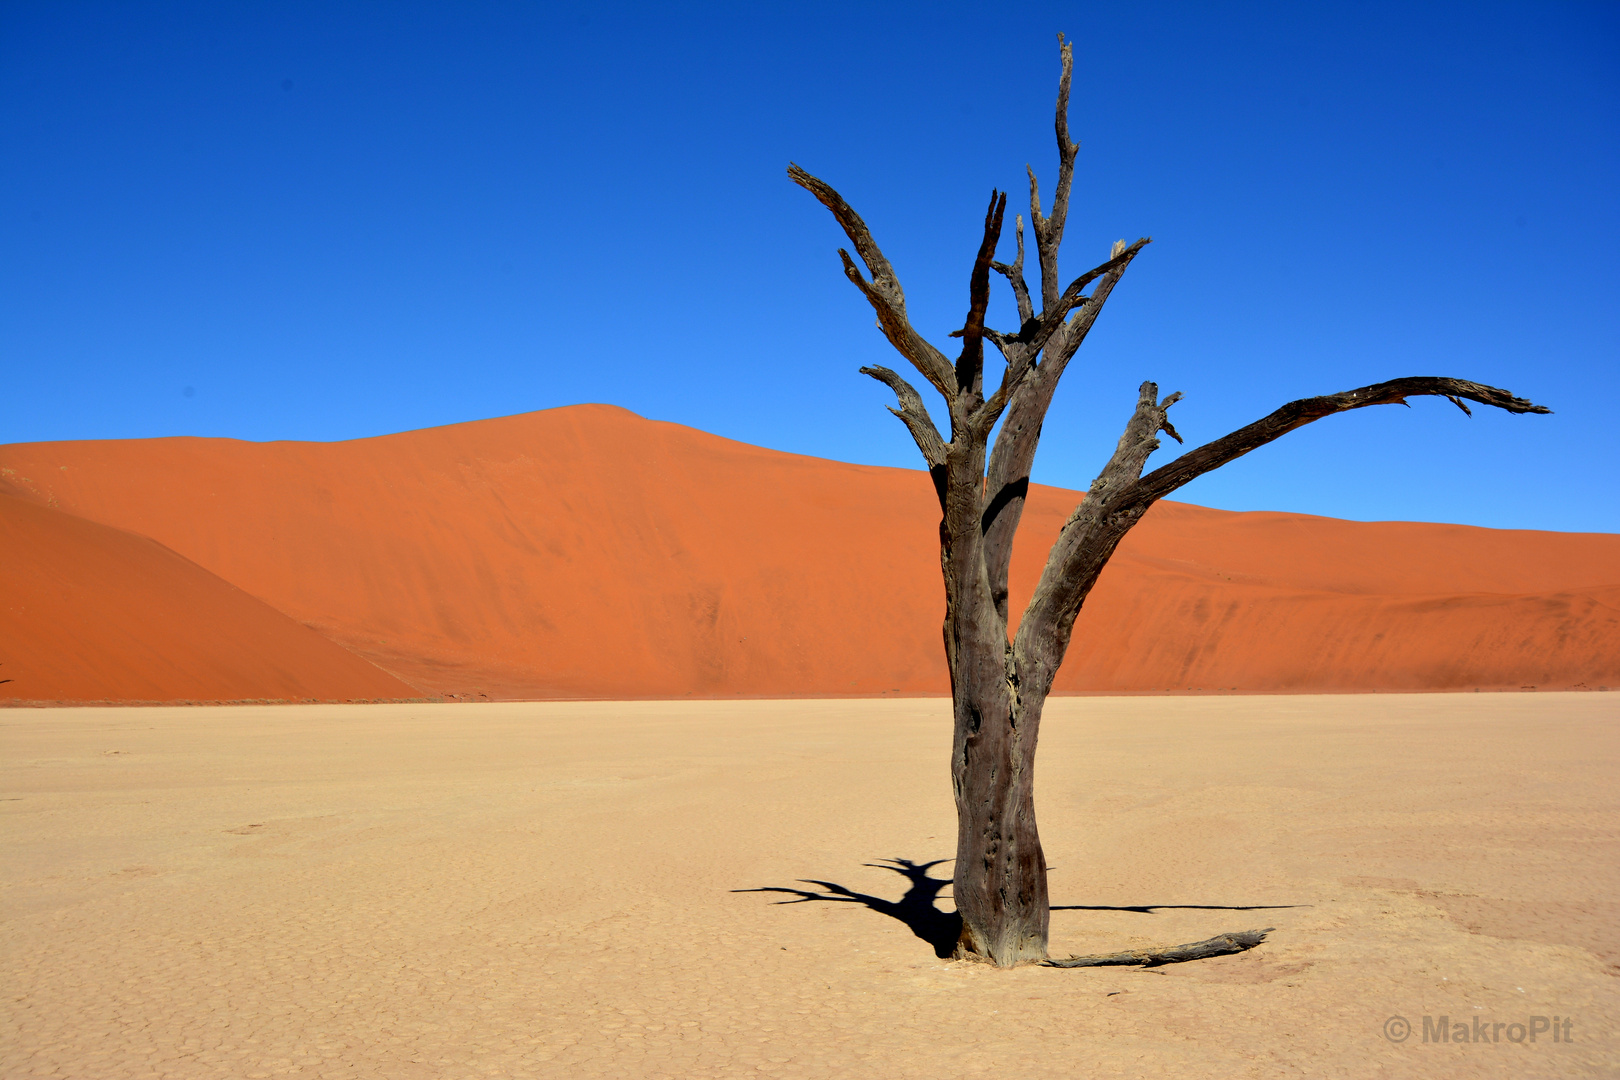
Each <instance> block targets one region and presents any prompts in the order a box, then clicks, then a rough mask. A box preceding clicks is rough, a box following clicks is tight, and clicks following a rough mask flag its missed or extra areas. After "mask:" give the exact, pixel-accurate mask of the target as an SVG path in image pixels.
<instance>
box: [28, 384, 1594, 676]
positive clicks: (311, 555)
mask: <svg viewBox="0 0 1620 1080" xmlns="http://www.w3.org/2000/svg"><path fill="white" fill-rule="evenodd" d="M0 482H4V483H5V484H6V485H7V487H6V489H7V490H10V491H11V492H13V493H14V494H15V495H17V496H18V497H19V498H21V499H25V500H32V501H33V502H35V503H47V504H49V505H50V506H53V507H57V508H59V509H60V510H62V511H65V512H66V513H67V514H70V515H77V516H78V517H79V518H83V519H86V520H87V521H89V522H94V523H98V524H100V525H104V526H111V527H113V528H116V529H121V530H125V531H127V532H132V533H138V534H140V535H141V536H145V537H150V538H152V539H153V540H155V541H157V542H158V543H160V544H162V545H164V546H165V547H167V548H169V549H171V550H172V551H173V552H174V553H178V554H179V555H180V556H183V557H184V558H185V559H187V560H190V561H191V562H193V563H195V564H196V565H197V566H198V567H200V568H203V569H205V570H207V571H209V572H211V573H212V574H213V575H216V576H217V577H218V578H220V579H223V580H224V581H225V582H228V583H230V584H231V585H234V586H236V587H237V588H239V589H241V590H242V591H244V592H245V593H248V594H251V596H252V597H256V598H258V599H259V600H261V601H263V602H264V603H265V604H267V605H269V606H270V607H272V608H274V609H276V611H279V612H281V613H283V614H284V615H286V616H288V617H289V618H290V620H292V621H293V622H295V623H301V624H304V626H306V627H312V628H314V629H315V630H318V631H319V632H320V634H323V635H325V636H326V637H327V638H329V639H331V641H332V642H336V643H338V644H339V645H341V646H343V647H344V649H345V650H347V651H349V652H351V653H352V654H356V655H357V656H358V657H364V658H366V659H367V660H370V661H371V662H373V663H374V664H376V665H377V666H378V667H380V668H382V669H385V672H391V673H394V674H395V675H397V676H398V677H399V678H400V679H402V680H404V681H405V682H406V683H409V684H411V685H412V686H414V687H415V688H417V689H419V690H420V691H423V692H426V693H431V694H454V695H461V696H472V697H479V696H483V697H488V698H528V697H536V698H572V697H591V698H638V697H639V698H649V697H683V696H732V695H759V696H847V695H871V694H884V693H944V692H946V691H947V690H948V683H947V676H946V672H945V665H944V662H943V660H942V658H941V656H940V655H939V654H940V645H939V622H940V618H941V616H942V614H943V599H942V597H941V595H940V585H939V571H938V554H937V548H936V546H935V529H936V525H937V517H938V507H937V503H936V502H935V501H934V498H933V494H932V490H931V488H930V487H929V485H928V483H927V480H926V478H925V477H923V476H922V475H921V474H920V473H919V472H915V471H911V470H905V469H890V468H877V467H870V466H860V465H850V464H845V463H841V462H835V461H827V460H823V459H819V458H811V457H804V456H800V455H794V454H786V453H781V452H778V451H772V450H765V449H762V448H759V447H754V446H749V445H746V444H743V443H737V442H733V441H730V440H727V439H722V438H719V437H717V436H713V435H709V434H706V433H704V432H701V431H696V430H694V429H691V428H686V427H682V426H680V425H676V424H670V423H663V422H658V421H650V420H645V419H642V418H641V417H638V416H636V415H635V414H633V413H630V412H628V411H626V410H624V409H619V408H616V407H613V406H606V405H580V406H570V407H567V408H560V409H550V410H546V411H542V412H534V413H526V414H522V415H517V416H509V417H502V418H499V419H493V420H482V421H475V422H471V423H464V424H455V425H450V426H446V427H439V428H430V429H424V430H420V431H410V432H404V433H401V434H396V435H386V436H381V437H377V438H369V439H358V440H353V441H348V442H340V443H307V442H273V443H248V442H241V441H237V440H231V439H204V438H190V437H186V438H168V439H143V440H119V441H83V442H57V443H33V444H14V445H10V446H0ZM1078 498H1079V495H1078V494H1077V493H1075V492H1071V491H1064V490H1061V489H1054V488H1044V487H1040V486H1036V487H1034V488H1033V489H1032V491H1031V497H1030V502H1029V506H1028V509H1027V511H1026V513H1025V516H1024V524H1023V527H1022V529H1021V531H1020V543H1019V546H1018V550H1017V552H1016V554H1015V557H1014V560H1013V567H1012V594H1013V595H1012V601H1013V609H1014V610H1015V611H1017V610H1019V609H1020V608H1021V606H1022V604H1023V603H1024V601H1025V600H1026V599H1027V597H1028V595H1029V592H1030V590H1031V589H1032V588H1033V585H1034V581H1035V578H1036V576H1037V575H1038V573H1039V569H1040V565H1041V563H1042V562H1043V561H1044V558H1045V554H1046V550H1047V548H1048V547H1049V545H1050V543H1051V541H1052V540H1053V539H1054V538H1055V536H1056V534H1057V531H1058V529H1059V528H1060V527H1061V525H1062V522H1063V520H1064V519H1065V517H1066V516H1067V514H1068V513H1069V511H1070V510H1071V509H1072V508H1073V506H1074V504H1075V502H1076V500H1077V499H1078ZM10 557H11V558H12V559H13V561H15V560H16V559H17V557H18V556H16V555H12V556H10ZM22 557H23V558H26V557H27V555H26V553H25V554H24V555H23V556H22ZM176 647H177V648H178V645H177V646H176ZM3 659H4V658H3V657H0V660H3ZM378 674H385V673H384V672H379V673H378ZM0 677H3V676H0ZM385 677H387V676H385ZM402 685H403V684H402ZM1532 685H1533V686H1536V687H1538V688H1540V689H1567V688H1571V687H1581V686H1586V687H1590V688H1593V689H1596V688H1597V687H1598V686H1599V685H1605V686H1620V536H1613V535H1608V534H1563V533H1550V532H1532V531H1506V530H1491V529H1479V528H1471V527H1465V526H1455V525H1432V524H1417V523H1401V522H1385V523H1361V522H1347V521H1338V520H1334V519H1329V518H1313V517H1307V516H1303V515H1297V514H1269V513H1248V514H1243V513H1231V512H1227V511H1219V510H1210V509H1205V508H1202V507H1196V506H1191V505H1187V504H1178V503H1161V504H1160V505H1158V506H1156V507H1155V508H1154V509H1153V510H1152V511H1151V512H1150V513H1149V514H1148V516H1147V518H1146V519H1145V520H1144V521H1143V523H1142V524H1141V525H1140V526H1139V527H1138V528H1137V529H1136V530H1135V531H1134V532H1133V533H1132V534H1131V535H1130V536H1129V537H1127V539H1126V541H1125V542H1124V543H1123V544H1122V545H1121V547H1120V550H1119V552H1118V554H1117V555H1116V556H1115V559H1114V562H1113V563H1112V564H1111V566H1110V567H1109V569H1108V571H1107V572H1105V574H1104V575H1103V578H1102V581H1101V582H1100V583H1099V585H1098V587H1097V589H1096V590H1095V591H1094V592H1093V594H1092V596H1091V598H1090V599H1089V600H1088V602H1087V605H1086V608H1085V610H1084V611H1083V612H1082V613H1081V616H1080V621H1079V623H1078V624H1077V629H1076V634H1075V640H1074V645H1073V647H1072V649H1071V651H1070V654H1069V659H1068V661H1067V663H1066V664H1065V666H1064V669H1063V671H1062V673H1061V675H1060V677H1059V680H1058V686H1057V689H1058V691H1059V692H1065V691H1067V692H1076V691H1106V692H1125V691H1157V692H1163V691H1165V690H1176V691H1186V690H1204V691H1213V690H1217V689H1221V690H1225V689H1237V690H1241V691H1246V692H1266V691H1295V692H1303V691H1368V690H1465V689H1474V688H1476V687H1477V688H1481V689H1502V688H1511V689H1518V688H1520V687H1523V686H1532ZM12 689H13V687H12V686H11V685H0V693H4V692H5V691H8V690H12ZM19 693H20V691H19ZM23 696H28V695H23ZM345 696H355V695H345ZM379 696H380V695H379Z"/></svg>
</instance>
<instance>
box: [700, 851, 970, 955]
mask: <svg viewBox="0 0 1620 1080" xmlns="http://www.w3.org/2000/svg"><path fill="white" fill-rule="evenodd" d="M950 861H951V860H950V859H935V860H934V861H933V862H926V863H920V862H913V861H912V860H910V859H884V860H883V861H882V862H875V863H866V864H865V865H867V866H875V867H878V868H880V869H883V870H893V871H894V872H895V873H897V874H900V875H902V876H903V877H905V879H906V880H907V881H909V882H911V887H910V888H908V889H907V890H906V894H905V895H904V896H902V897H901V898H900V899H898V900H885V899H883V898H882V897H881V896H871V895H869V894H867V893H861V892H856V891H855V890H854V889H849V888H845V887H844V886H842V885H839V884H836V883H834V882H831V881H818V880H817V879H815V878H800V879H799V880H800V881H802V882H804V883H805V884H806V885H819V886H821V889H822V890H823V891H820V892H816V891H812V890H810V889H787V888H783V887H781V886H776V885H771V886H766V887H764V888H761V889H733V890H731V891H732V892H740V893H744V892H766V893H785V894H787V895H788V896H791V897H793V898H794V899H792V900H778V901H777V903H779V904H803V903H806V902H808V901H811V900H826V901H831V902H832V903H835V904H860V905H862V906H864V907H868V908H871V909H872V910H873V911H875V912H877V913H878V914H879V915H887V916H888V917H889V918H891V919H898V920H900V921H901V922H903V923H905V924H906V925H907V926H909V927H910V928H911V932H912V933H913V934H916V935H917V936H918V937H920V938H922V939H923V940H924V941H926V942H928V944H930V945H932V946H933V947H934V955H935V956H938V957H940V958H941V959H949V958H950V955H951V952H952V951H953V950H954V949H955V948H956V939H957V937H958V935H960V934H961V932H962V920H961V918H960V917H959V916H958V915H957V914H956V912H954V911H941V910H939V908H937V907H935V906H934V899H935V898H936V897H937V896H939V891H940V890H941V889H943V888H944V887H945V886H947V885H949V884H950V883H951V879H950V878H936V877H929V876H928V871H930V870H932V869H933V868H934V867H936V866H938V865H939V864H940V863H948V862H950Z"/></svg>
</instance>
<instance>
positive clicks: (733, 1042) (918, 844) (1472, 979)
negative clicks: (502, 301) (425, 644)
mask: <svg viewBox="0 0 1620 1080" xmlns="http://www.w3.org/2000/svg"><path fill="white" fill-rule="evenodd" d="M949 723H950V721H949V705H948V703H947V702H945V701H942V700H939V699H910V700H889V701H871V700H863V701H731V702H690V701H688V702H675V703H661V702H637V703H628V704H627V703H607V702H594V703H544V704H523V703H508V704H496V705H388V706H328V705H311V706H284V707H270V706H266V707H241V708H187V709H167V708H153V709H135V708H125V709H117V708H99V709H52V710H33V709H12V710H6V711H3V712H0V747H3V758H0V781H3V782H0V798H3V799H4V800H5V801H3V802H0V820H3V822H4V826H3V832H0V843H3V847H0V880H3V885H4V894H3V895H4V915H3V928H4V945H3V975H0V979H3V987H4V1001H5V1005H4V1015H3V1018H0V1019H3V1029H0V1074H3V1075H4V1076H5V1077H6V1078H8V1080H12V1078H21V1077H74V1078H100V1077H232V1078H235V1077H269V1076H303V1077H380V1078H388V1080H411V1078H430V1080H440V1078H460V1077H485V1076H512V1077H522V1076H532V1077H608V1076H616V1077H680V1078H687V1077H729V1076H743V1075H754V1074H764V1075H767V1076H775V1077H807V1078H808V1077H828V1078H832V1077H874V1078H878V1077H881V1078H891V1077H918V1078H930V1080H932V1078H952V1077H986V1078H989V1077H1019V1078H1033V1077H1111V1076H1120V1077H1153V1078H1160V1077H1178V1078H1179V1077H1206V1076H1207V1077H1247V1076H1253V1077H1278V1076H1308V1077H1347V1078H1349V1077H1354V1078H1365V1077H1404V1076H1412V1077H1473V1076H1500V1077H1578V1076H1615V1075H1620V1032H1617V1030H1616V1020H1617V1018H1620V1017H1617V1005H1620V994H1617V993H1616V988H1617V985H1620V983H1617V971H1620V968H1617V965H1620V902H1617V897H1620V888H1617V886H1620V845H1617V841H1616V836H1617V814H1616V807H1617V804H1620V784H1617V783H1616V782H1615V780H1616V775H1617V769H1616V764H1617V760H1616V759H1617V757H1620V753H1617V751H1620V737H1617V736H1620V695H1611V694H1601V693H1590V694H1529V693H1526V694H1477V695H1476V694H1457V695H1412V696H1394V695H1388V696H1386V695H1358V696H1338V697H1236V696H1233V697H1182V698H1148V697H1141V698H1065V699H1059V700H1054V701H1052V702H1051V703H1050V704H1049V705H1048V708H1047V716H1046V723H1045V730H1044V731H1043V739H1042V747H1041V755H1040V763H1039V768H1040V773H1039V776H1038V779H1037V800H1038V806H1039V812H1040V815H1041V825H1042V832H1043V838H1044V840H1045V843H1046V849H1047V859H1048V862H1049V863H1050V865H1051V867H1052V871H1051V891H1052V901H1053V904H1054V908H1055V910H1054V911H1053V916H1052V951H1053V953H1054V954H1056V955H1066V954H1068V953H1070V952H1075V951H1080V952H1095V951H1106V950H1113V949H1119V948H1127V947H1131V946H1136V945H1150V944H1161V945H1163V944H1174V943H1180V942H1186V941H1192V940H1196V939H1200V938H1204V937H1208V936H1211V935H1213V934H1215V933H1218V932H1222V931H1230V930H1243V929H1249V928H1255V927H1267V926H1272V927H1276V930H1275V931H1274V933H1273V934H1272V935H1271V938H1270V939H1269V940H1268V941H1267V942H1266V943H1265V944H1263V945H1261V946H1260V947H1259V948H1257V949H1255V950H1253V951H1251V952H1248V953H1245V954H1242V955H1237V956H1228V957H1223V958H1220V959H1215V960H1209V961H1204V962H1199V963H1193V964H1184V965H1176V966H1169V967H1163V968H1157V969H1151V970H1141V969H1118V968H1114V969H1089V970H1060V969H1053V968H1034V967H1032V968H1020V969H1016V970H1012V971H998V970H994V969H992V968H988V967H985V966H982V965H976V964H967V963H954V962H951V961H949V960H944V959H940V958H939V957H938V956H936V948H935V944H934V939H936V938H937V937H938V936H939V934H940V932H941V927H947V928H948V924H949V917H948V915H946V914H945V913H946V912H949V911H950V908H951V905H950V901H949V895H950V888H949V877H950V873H949V871H950V864H949V862H948V861H945V860H948V859H949V857H950V855H951V854H952V849H953V846H954V838H953V827H954V826H953V822H954V818H953V811H952V804H951V794H950V784H949V778H948V774H947V756H948V745H949V741H950V740H949ZM886 860H887V861H886ZM794 901H798V902H794ZM1441 1016H1445V1017H1448V1021H1447V1024H1448V1027H1449V1029H1450V1030H1449V1031H1448V1035H1456V1034H1459V1033H1467V1034H1468V1037H1469V1040H1470V1041H1468V1042H1458V1041H1455V1039H1452V1040H1450V1041H1447V1042H1445V1043H1436V1042H1434V1041H1433V1039H1432V1037H1433V1036H1434V1035H1435V1034H1436V1033H1437V1032H1438V1030H1439V1029H1438V1026H1437V1025H1438V1024H1439V1017H1441ZM1395 1018H1404V1019H1400V1020H1398V1019H1395ZM1425 1018H1428V1019H1427V1020H1425ZM1535 1018H1545V1020H1538V1019H1535ZM1403 1024H1405V1025H1410V1034H1408V1035H1407V1036H1406V1037H1405V1039H1404V1041H1396V1039H1397V1038H1398V1037H1399V1036H1400V1035H1401V1034H1402V1032H1403V1031H1404V1030H1405V1028H1403V1026H1402V1025H1403ZM1555 1028H1556V1030H1557V1031H1558V1032H1559V1033H1560V1037H1559V1038H1558V1039H1557V1040H1556V1041H1555V1040H1554V1038H1553V1030H1554V1029H1555ZM1426 1031H1427V1034H1428V1035H1429V1036H1431V1039H1430V1041H1428V1042H1425V1041H1424V1039H1425V1032H1426ZM1532 1032H1534V1033H1535V1038H1534V1041H1531V1038H1530V1035H1531V1033H1532ZM1475 1033H1479V1034H1481V1035H1482V1037H1483V1038H1484V1039H1486V1040H1488V1041H1484V1042H1475V1041H1472V1040H1473V1037H1474V1034H1475ZM1565 1034H1567V1038H1565V1037H1564V1035H1565ZM1516 1035H1517V1036H1520V1037H1521V1038H1520V1040H1519V1041H1515V1039H1514V1036H1516ZM1392 1036H1393V1037H1394V1038H1392Z"/></svg>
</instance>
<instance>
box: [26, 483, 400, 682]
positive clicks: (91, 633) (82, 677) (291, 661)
mask: <svg viewBox="0 0 1620 1080" xmlns="http://www.w3.org/2000/svg"><path fill="white" fill-rule="evenodd" d="M0 680H5V681H4V682H0V697H4V698H10V699H13V700H24V701H30V700H34V701H99V700H108V701H177V700H192V701H240V700H264V699H270V700H304V701H307V700H310V699H318V700H327V701H330V700H346V699H378V698H385V699H398V698H413V697H419V696H420V694H419V693H418V692H417V691H416V690H413V689H412V688H411V687H409V686H407V685H406V684H404V683H402V682H400V681H399V680H398V679H396V678H394V677H393V676H392V675H389V674H387V673H386V672H383V671H380V670H378V669H377V668H376V667H374V666H373V665H372V664H369V663H367V662H366V661H365V660H363V659H361V658H360V657H358V656H355V655H354V654H353V653H350V652H348V651H347V650H345V649H343V648H342V647H340V646H338V645H335V644H333V643H332V642H330V641H328V640H326V639H325V638H323V637H322V636H321V635H320V634H318V633H316V632H315V631H313V630H311V629H309V628H308V627H305V626H299V625H298V624H297V623H296V622H294V621H293V620H292V619H289V618H288V617H287V616H285V615H283V614H282V613H281V612H279V611H276V610H275V609H274V608H272V607H270V606H269V605H268V604H266V603H264V602H263V601H262V600H257V599H255V598H253V597H251V596H249V595H247V594H246V593H244V592H242V590H240V589H238V588H236V587H235V586H234V585H232V584H230V583H229V582H227V581H222V580H220V579H219V578H218V577H216V576H215V575H213V574H210V573H209V572H208V571H207V570H204V569H203V568H202V567H200V566H198V565H196V564H195V563H193V562H190V561H188V560H186V559H184V558H181V557H180V556H179V555H176V554H175V553H174V552H172V551H170V550H168V549H167V548H165V547H164V546H163V545H161V544H159V543H157V542H155V541H153V540H149V539H147V538H146V537H143V536H135V535H132V534H131V533H128V532H124V531H123V530H120V529H114V528H109V527H108V526H105V525H98V524H95V523H94V522H90V521H85V520H84V519H82V518H78V517H74V516H73V515H71V514H64V513H60V512H58V511H56V510H53V509H50V508H49V507H46V506H39V505H36V504H34V503H32V502H28V501H24V500H22V499H19V498H17V497H15V496H12V495H7V494H0Z"/></svg>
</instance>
